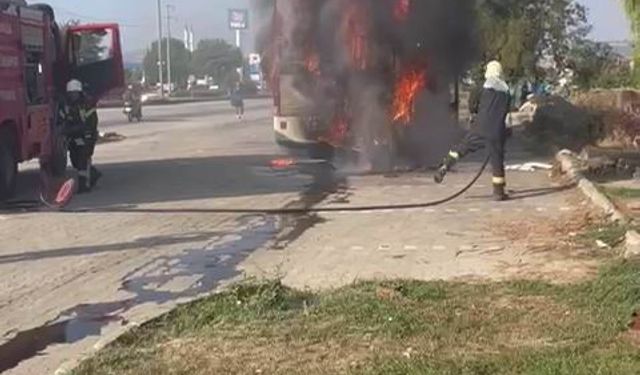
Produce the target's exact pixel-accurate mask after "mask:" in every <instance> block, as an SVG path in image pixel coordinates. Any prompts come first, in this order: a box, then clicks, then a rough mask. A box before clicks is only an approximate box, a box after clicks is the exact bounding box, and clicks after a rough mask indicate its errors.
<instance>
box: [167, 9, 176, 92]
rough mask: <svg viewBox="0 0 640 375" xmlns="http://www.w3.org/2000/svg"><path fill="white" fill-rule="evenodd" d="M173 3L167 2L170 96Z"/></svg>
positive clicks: (170, 81) (168, 81) (169, 81)
mask: <svg viewBox="0 0 640 375" xmlns="http://www.w3.org/2000/svg"><path fill="white" fill-rule="evenodd" d="M173 9H174V8H173V5H171V4H167V83H168V84H169V89H168V91H169V96H171V84H172V80H171V11H172V10H173Z"/></svg>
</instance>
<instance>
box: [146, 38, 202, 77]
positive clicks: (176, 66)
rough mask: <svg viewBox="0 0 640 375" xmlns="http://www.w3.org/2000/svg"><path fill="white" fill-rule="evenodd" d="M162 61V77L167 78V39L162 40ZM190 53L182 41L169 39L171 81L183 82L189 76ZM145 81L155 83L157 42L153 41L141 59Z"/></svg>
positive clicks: (156, 74)
mask: <svg viewBox="0 0 640 375" xmlns="http://www.w3.org/2000/svg"><path fill="white" fill-rule="evenodd" d="M162 61H163V69H164V70H163V73H164V78H165V79H167V65H166V63H167V39H166V38H165V39H163V41H162ZM190 65H191V53H190V52H189V51H188V50H187V49H186V48H185V46H184V42H182V41H181V40H179V39H174V38H172V39H171V80H172V81H173V82H172V83H178V84H180V83H184V82H186V81H187V79H188V78H189V73H190ZM143 66H144V72H145V76H146V78H147V81H148V82H149V83H151V84H156V83H158V81H159V77H158V42H153V43H152V44H151V47H150V48H149V50H148V51H147V53H146V54H145V56H144V60H143Z"/></svg>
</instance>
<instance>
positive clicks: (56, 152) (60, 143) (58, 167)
mask: <svg viewBox="0 0 640 375" xmlns="http://www.w3.org/2000/svg"><path fill="white" fill-rule="evenodd" d="M54 142H55V143H54V145H53V155H52V157H51V160H52V162H51V173H52V174H53V176H54V177H64V176H66V174H67V164H68V158H67V141H66V138H65V137H64V136H62V135H61V136H58V137H56V140H55V141H54Z"/></svg>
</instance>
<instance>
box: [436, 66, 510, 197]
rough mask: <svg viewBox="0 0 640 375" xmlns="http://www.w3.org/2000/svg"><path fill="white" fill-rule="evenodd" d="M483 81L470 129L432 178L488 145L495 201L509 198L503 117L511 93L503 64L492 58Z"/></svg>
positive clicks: (438, 180) (439, 178)
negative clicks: (505, 78) (507, 192)
mask: <svg viewBox="0 0 640 375" xmlns="http://www.w3.org/2000/svg"><path fill="white" fill-rule="evenodd" d="M485 79H486V81H485V83H484V85H483V88H482V92H481V94H480V100H479V103H478V106H477V108H472V109H471V111H472V112H475V113H477V115H476V116H475V121H474V122H473V124H472V127H471V131H470V132H469V133H467V135H466V136H465V137H464V139H463V140H462V142H461V143H460V144H458V145H456V146H455V147H453V148H452V149H451V151H449V154H448V155H447V157H446V158H445V159H444V161H443V163H442V165H441V166H440V167H439V168H438V171H437V173H436V175H435V176H434V180H435V181H436V183H442V182H443V181H444V178H445V176H446V175H447V172H448V171H449V170H450V169H451V168H452V167H453V166H454V165H455V164H456V163H457V162H458V161H460V159H462V158H464V157H465V156H467V155H469V154H471V153H474V152H476V151H479V150H482V149H485V148H486V149H488V151H489V155H490V159H491V167H492V169H493V181H492V182H493V195H494V198H495V200H496V201H504V200H506V199H508V196H507V194H506V191H505V188H506V179H505V167H504V157H505V143H506V139H507V126H506V119H507V115H508V113H509V108H510V102H511V96H510V94H509V85H507V83H506V82H505V80H504V74H503V70H502V65H501V64H500V63H499V62H498V61H492V62H490V63H489V64H488V65H487V69H486V74H485Z"/></svg>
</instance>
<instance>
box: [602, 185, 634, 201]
mask: <svg viewBox="0 0 640 375" xmlns="http://www.w3.org/2000/svg"><path fill="white" fill-rule="evenodd" d="M602 189H603V191H604V192H605V194H606V195H608V196H609V197H611V198H614V199H616V198H617V199H637V198H640V189H629V188H610V187H603V188H602Z"/></svg>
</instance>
